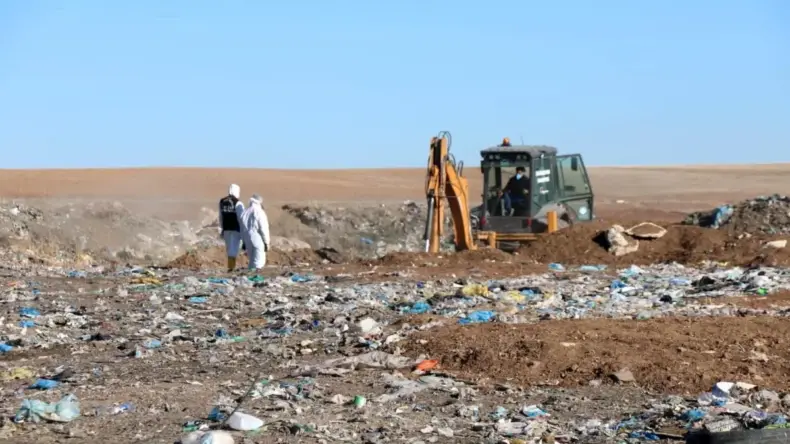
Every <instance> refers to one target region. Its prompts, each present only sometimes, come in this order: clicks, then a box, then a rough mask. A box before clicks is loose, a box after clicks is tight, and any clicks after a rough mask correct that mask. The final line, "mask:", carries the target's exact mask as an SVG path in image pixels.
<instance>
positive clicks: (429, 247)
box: [425, 131, 476, 253]
mask: <svg viewBox="0 0 790 444" xmlns="http://www.w3.org/2000/svg"><path fill="white" fill-rule="evenodd" d="M451 144H452V136H450V133H449V132H447V131H442V132H441V133H439V135H437V136H436V137H433V138H432V139H431V148H430V151H429V154H428V170H427V172H426V176H425V195H426V197H427V199H428V218H427V220H426V222H425V251H426V252H429V253H438V252H439V244H440V241H441V238H442V231H443V228H444V215H445V209H446V208H449V209H450V214H451V216H452V218H453V231H454V234H455V248H456V250H459V251H460V250H474V249H476V245H475V243H474V239H473V238H472V223H471V219H470V217H469V184H468V183H467V181H466V178H465V177H464V176H463V168H464V167H463V162H461V163H456V162H455V158H454V157H453V155H452V154H450V145H451Z"/></svg>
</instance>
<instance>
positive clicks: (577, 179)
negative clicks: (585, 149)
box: [557, 154, 590, 196]
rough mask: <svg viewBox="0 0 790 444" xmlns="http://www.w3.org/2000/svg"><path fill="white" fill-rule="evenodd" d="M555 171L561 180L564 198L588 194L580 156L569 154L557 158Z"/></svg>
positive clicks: (587, 185) (588, 190)
mask: <svg viewBox="0 0 790 444" xmlns="http://www.w3.org/2000/svg"><path fill="white" fill-rule="evenodd" d="M557 170H558V173H559V175H560V178H561V180H562V193H563V194H564V195H565V196H574V195H580V194H588V193H589V192H590V185H589V183H588V182H587V174H586V173H585V170H584V163H583V162H582V159H581V155H579V154H571V155H568V156H558V157H557Z"/></svg>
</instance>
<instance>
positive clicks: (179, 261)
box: [165, 247, 324, 270]
mask: <svg viewBox="0 0 790 444" xmlns="http://www.w3.org/2000/svg"><path fill="white" fill-rule="evenodd" d="M323 261H324V258H323V257H321V255H320V252H316V251H313V250H307V249H304V250H294V251H270V252H269V254H268V255H267V257H266V265H267V266H268V265H274V266H298V265H302V264H308V265H315V264H320V263H323ZM247 264H248V261H247V255H246V254H243V253H242V254H240V255H239V257H238V260H237V262H236V266H237V267H246V266H247ZM165 266H166V267H168V268H181V269H186V270H207V269H222V268H225V267H226V266H227V256H226V254H225V248H224V247H210V248H202V249H194V250H190V251H188V252H186V253H184V254H182V255H181V256H179V257H177V258H176V259H174V260H172V261H170V262H169V263H167V265H165Z"/></svg>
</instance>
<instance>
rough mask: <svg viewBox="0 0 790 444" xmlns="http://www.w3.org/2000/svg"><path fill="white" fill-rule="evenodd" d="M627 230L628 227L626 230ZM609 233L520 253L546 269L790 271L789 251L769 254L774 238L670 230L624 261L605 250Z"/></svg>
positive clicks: (602, 227)
mask: <svg viewBox="0 0 790 444" xmlns="http://www.w3.org/2000/svg"><path fill="white" fill-rule="evenodd" d="M624 226H626V227H627V225H624ZM609 227H610V225H609V224H604V223H602V222H591V223H586V224H578V225H575V226H573V227H570V228H567V229H564V230H560V231H558V232H556V233H553V234H551V235H548V236H544V237H542V238H540V239H538V240H536V241H534V242H532V243H530V244H527V245H525V246H523V247H522V248H521V249H519V251H518V252H519V254H520V255H523V256H524V257H528V258H530V259H533V260H536V261H538V262H543V263H551V262H558V263H562V264H565V265H581V264H611V265H623V266H626V265H631V264H655V263H665V262H678V263H683V264H693V263H698V262H700V261H703V260H713V261H722V262H728V263H731V264H733V265H754V264H765V265H786V264H790V251H786V250H784V249H778V250H777V249H764V248H763V245H764V244H765V242H766V241H767V240H770V239H771V237H768V236H754V237H749V238H747V237H742V238H741V239H738V236H733V235H731V234H730V233H727V232H725V231H720V230H711V229H707V228H701V227H694V226H687V225H670V226H666V227H665V228H667V234H666V235H664V236H663V237H662V238H660V239H655V240H640V241H639V249H638V250H637V251H635V252H633V253H630V254H626V255H623V256H614V255H613V254H611V253H609V252H608V251H607V250H606V242H605V232H606V230H607V229H608V228H609Z"/></svg>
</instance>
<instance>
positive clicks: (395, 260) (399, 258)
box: [368, 248, 521, 266]
mask: <svg viewBox="0 0 790 444" xmlns="http://www.w3.org/2000/svg"><path fill="white" fill-rule="evenodd" d="M520 260H521V259H520V258H519V257H518V256H514V255H512V254H510V253H506V252H504V251H502V250H497V249H495V248H481V249H479V250H474V251H460V252H457V253H449V252H448V253H442V254H439V255H433V254H429V253H390V254H387V255H385V256H384V257H382V258H380V259H378V260H376V261H374V262H370V261H368V263H370V264H371V265H389V266H412V265H419V264H437V265H448V266H449V265H460V264H470V263H475V262H483V261H489V262H490V261H494V262H519V261H520Z"/></svg>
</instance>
